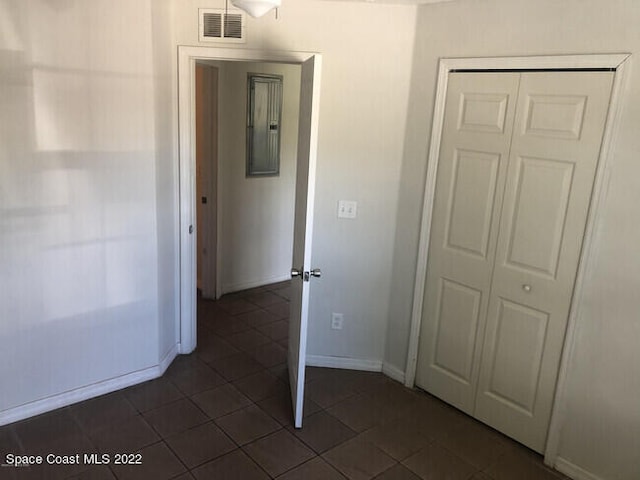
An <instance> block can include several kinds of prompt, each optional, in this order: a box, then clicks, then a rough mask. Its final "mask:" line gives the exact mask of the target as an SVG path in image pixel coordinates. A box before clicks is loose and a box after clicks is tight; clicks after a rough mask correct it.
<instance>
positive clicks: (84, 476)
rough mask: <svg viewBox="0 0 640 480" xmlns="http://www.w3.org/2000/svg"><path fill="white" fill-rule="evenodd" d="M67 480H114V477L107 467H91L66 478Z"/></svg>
mask: <svg viewBox="0 0 640 480" xmlns="http://www.w3.org/2000/svg"><path fill="white" fill-rule="evenodd" d="M68 478H69V480H116V477H115V475H114V474H113V473H112V472H111V470H110V469H109V467H108V466H106V465H101V466H91V467H89V468H87V469H86V470H85V471H84V472H82V473H79V474H78V475H74V476H73V477H68Z"/></svg>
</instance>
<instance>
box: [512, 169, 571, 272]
mask: <svg viewBox="0 0 640 480" xmlns="http://www.w3.org/2000/svg"><path fill="white" fill-rule="evenodd" d="M514 161H515V162H516V163H517V165H518V166H517V169H516V170H517V172H516V174H515V175H516V178H515V180H514V183H515V184H516V187H515V199H514V201H515V206H514V209H513V216H512V218H511V219H510V223H511V226H512V229H511V231H510V232H509V238H508V240H507V242H508V247H507V248H508V253H507V259H506V262H507V264H509V266H513V267H516V268H520V269H523V270H525V271H533V272H536V273H541V274H546V275H548V276H550V277H552V278H555V276H556V270H557V266H558V260H559V259H558V255H559V253H560V243H561V241H562V238H563V233H564V227H565V224H566V217H567V204H568V201H569V194H570V193H571V184H572V182H571V180H572V178H573V170H574V164H573V163H571V162H562V161H558V160H549V159H541V158H526V157H524V158H523V157H520V158H517V159H514ZM541 232H544V234H541Z"/></svg>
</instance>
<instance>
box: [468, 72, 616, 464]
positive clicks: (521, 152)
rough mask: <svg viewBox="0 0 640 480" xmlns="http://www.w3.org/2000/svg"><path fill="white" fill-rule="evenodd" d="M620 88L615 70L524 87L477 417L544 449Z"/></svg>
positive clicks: (536, 80) (553, 76) (548, 76)
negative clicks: (611, 110) (613, 100)
mask: <svg viewBox="0 0 640 480" xmlns="http://www.w3.org/2000/svg"><path fill="white" fill-rule="evenodd" d="M612 82H613V72H531V73H523V74H522V76H521V80H520V89H519V95H518V105H517V109H516V118H515V126H514V132H513V140H512V144H511V153H510V158H509V168H508V172H507V178H506V187H505V194H504V202H503V207H502V214H501V218H500V232H499V236H498V242H497V248H496V258H495V262H496V265H495V270H494V274H493V279H492V285H491V296H490V299H489V310H488V315H487V326H486V334H485V339H484V344H483V346H482V367H481V371H480V377H479V384H478V394H477V399H476V407H475V416H476V417H477V418H478V419H480V420H482V421H483V422H485V423H487V424H489V425H491V426H493V427H494V428H496V429H498V430H500V431H502V432H503V433H505V434H507V435H509V436H511V437H513V438H515V439H516V440H518V441H520V442H521V443H523V444H525V445H527V446H528V447H530V448H532V449H533V450H536V451H538V452H541V451H542V450H543V448H544V445H545V442H546V435H547V429H548V424H549V419H550V414H551V407H552V402H553V396H554V391H555V384H556V378H557V372H558V367H559V362H560V355H561V351H562V345H563V342H564V334H565V329H566V324H567V318H568V315H569V307H570V303H571V297H572V293H573V287H574V281H575V277H576V272H577V268H578V261H579V256H580V249H581V246H582V240H583V235H584V229H585V224H586V219H587V214H588V210H589V203H590V198H591V192H592V187H593V181H594V176H595V171H596V166H597V162H598V157H599V153H600V146H601V142H602V136H603V131H604V125H605V121H606V116H607V111H608V107H609V100H610V95H611V87H612ZM458 308H460V307H458Z"/></svg>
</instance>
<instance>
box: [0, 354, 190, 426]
mask: <svg viewBox="0 0 640 480" xmlns="http://www.w3.org/2000/svg"><path fill="white" fill-rule="evenodd" d="M177 354H178V344H176V345H174V346H173V347H172V348H171V349H170V350H169V351H168V352H167V354H166V355H165V356H164V357H163V358H162V360H161V361H160V363H159V364H158V365H155V366H153V367H149V368H145V369H144V370H139V371H137V372H132V373H128V374H126V375H122V376H120V377H116V378H110V379H109V380H104V381H102V382H98V383H94V384H92V385H87V386H84V387H80V388H76V389H74V390H70V391H68V392H63V393H59V394H57V395H52V396H50V397H47V398H43V399H42V400H36V401H35V402H30V403H26V404H24V405H20V406H18V407H13V408H9V409H8V410H4V411H3V412H0V426H2V425H8V424H9V423H13V422H17V421H20V420H24V419H26V418H29V417H33V416H35V415H40V414H42V413H46V412H50V411H52V410H56V409H58V408H62V407H66V406H68V405H73V404H74V403H78V402H82V401H84V400H89V399H90V398H94V397H98V396H100V395H105V394H107V393H111V392H115V391H116V390H121V389H123V388H127V387H130V386H132V385H136V384H138V383H142V382H146V381H147V380H152V379H154V378H158V377H161V376H162V375H163V374H164V372H165V370H166V369H167V368H168V367H169V365H170V364H171V362H172V361H173V359H174V358H175V357H176V355H177Z"/></svg>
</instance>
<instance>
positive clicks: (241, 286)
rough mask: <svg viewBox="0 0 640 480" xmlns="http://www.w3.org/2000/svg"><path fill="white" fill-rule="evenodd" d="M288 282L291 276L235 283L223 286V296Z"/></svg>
mask: <svg viewBox="0 0 640 480" xmlns="http://www.w3.org/2000/svg"><path fill="white" fill-rule="evenodd" d="M286 280H291V275H290V274H286V275H278V276H275V277H269V278H263V279H261V280H256V281H254V282H245V283H233V284H231V285H222V289H221V290H222V292H221V293H222V295H224V294H226V293H233V292H240V291H242V290H248V289H250V288H256V287H262V286H264V285H271V284H272V283H280V282H284V281H286Z"/></svg>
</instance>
